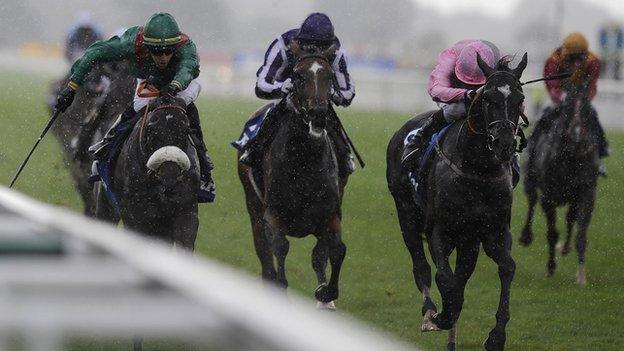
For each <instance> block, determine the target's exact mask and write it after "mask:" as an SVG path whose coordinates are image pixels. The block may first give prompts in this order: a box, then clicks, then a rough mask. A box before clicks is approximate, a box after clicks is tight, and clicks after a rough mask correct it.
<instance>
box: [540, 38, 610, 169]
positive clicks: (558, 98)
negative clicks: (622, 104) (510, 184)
mask: <svg viewBox="0 0 624 351" xmlns="http://www.w3.org/2000/svg"><path fill="white" fill-rule="evenodd" d="M568 72H569V73H572V76H571V77H570V78H567V79H563V80H558V79H556V80H547V81H546V82H545V83H546V89H547V90H548V94H549V95H550V99H551V100H552V102H553V105H554V106H553V107H549V108H547V109H546V110H545V111H544V113H543V115H542V117H541V118H540V119H539V121H538V122H537V124H536V125H535V129H534V130H533V135H532V137H531V138H533V139H535V137H537V136H538V135H540V134H542V133H546V132H547V131H548V129H549V128H550V126H551V125H552V122H553V121H554V120H555V119H556V118H557V117H558V116H559V113H557V111H556V110H557V109H556V108H557V106H559V105H560V104H561V103H562V102H563V101H564V100H565V98H566V96H567V95H568V94H573V95H577V94H579V93H587V96H588V97H589V99H590V100H592V99H593V98H594V97H595V96H596V92H597V82H598V77H599V76H600V60H599V59H598V57H596V55H595V54H594V53H592V52H591V51H589V43H588V42H587V39H585V36H583V34H581V33H578V32H574V33H570V34H569V35H568V36H567V37H566V38H565V39H564V40H563V44H562V45H561V46H560V47H558V48H557V49H555V51H553V53H552V54H551V55H550V56H549V57H548V59H546V63H545V64H544V77H548V76H552V75H556V74H561V73H568ZM587 117H588V122H589V123H590V127H591V128H593V129H594V130H595V131H596V132H597V133H598V135H599V136H600V137H599V139H598V153H599V155H600V157H601V158H604V157H606V156H608V155H609V144H608V143H607V139H606V137H605V134H604V130H603V129H602V126H601V125H600V121H599V120H598V114H597V113H596V111H595V110H594V108H593V107H592V113H590V115H589V116H587ZM606 171H607V170H606V166H605V164H604V162H601V164H600V169H599V173H600V174H601V175H606Z"/></svg>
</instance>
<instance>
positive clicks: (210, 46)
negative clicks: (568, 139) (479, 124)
mask: <svg viewBox="0 0 624 351" xmlns="http://www.w3.org/2000/svg"><path fill="white" fill-rule="evenodd" d="M156 11H167V12H170V13H172V14H173V15H174V16H175V17H176V19H177V20H178V22H179V23H180V26H181V28H182V30H183V31H185V32H186V33H188V34H189V35H190V37H191V38H192V39H193V40H194V41H195V42H196V43H197V46H198V48H199V50H200V54H201V61H202V72H203V77H204V79H205V80H206V82H207V83H208V84H206V86H205V93H206V94H209V95H215V96H231V97H242V98H254V96H253V86H254V85H253V84H254V79H255V71H256V70H257V69H258V67H259V66H260V64H261V63H262V59H263V55H264V51H265V50H266V48H267V47H268V45H269V43H270V42H271V41H272V40H273V39H274V38H275V37H276V36H277V35H279V34H281V33H283V32H285V31H286V30H288V29H291V28H296V27H298V26H299V25H300V23H301V22H302V21H303V19H304V18H305V16H306V15H307V14H309V13H310V12H314V11H321V12H326V13H328V14H329V16H330V18H331V19H332V21H333V22H334V25H335V28H336V33H337V35H338V36H339V38H340V39H341V41H342V43H343V45H344V47H345V48H346V50H347V52H348V57H349V60H350V61H349V68H350V71H351V74H352V76H353V79H354V81H355V84H356V89H357V95H358V98H356V99H355V101H354V106H356V107H360V108H372V109H376V110H395V111H401V112H413V111H415V109H419V108H423V107H425V106H427V104H429V100H430V99H429V97H428V96H427V94H426V92H425V90H424V85H425V84H426V80H427V77H428V74H429V72H430V71H431V69H432V67H433V65H434V64H435V60H436V58H437V56H438V54H439V52H440V51H441V50H442V49H444V48H445V47H447V46H449V45H451V44H452V43H454V42H455V41H458V40H461V39H466V38H480V39H487V40H490V41H492V42H494V43H496V44H497V45H498V46H499V47H500V48H501V49H503V50H504V51H505V52H507V53H509V54H512V55H514V54H516V55H517V54H520V55H521V54H522V53H523V52H525V51H526V52H528V53H529V62H530V64H529V69H528V71H527V73H526V74H525V79H528V78H533V77H537V76H539V75H540V74H541V70H542V67H543V62H544V60H545V58H546V57H547V56H548V55H549V54H550V52H552V51H553V50H554V49H555V48H556V47H557V46H558V45H560V42H561V40H562V38H563V37H564V36H565V35H566V34H567V33H568V32H571V31H580V32H582V33H584V34H585V36H586V37H587V38H588V40H589V41H590V48H591V49H592V50H593V51H594V52H596V53H597V54H598V55H599V56H600V57H601V59H602V60H603V66H605V68H606V70H605V72H603V77H604V78H606V79H614V78H619V60H620V56H621V48H622V34H621V25H622V24H621V23H620V22H618V20H617V19H619V18H622V17H624V4H623V3H621V2H619V1H617V0H566V1H563V0H548V1H543V0H526V1H518V0H501V1H478V0H470V1H461V0H446V1H427V0H393V1H377V0H341V1H335V0H306V1H288V0H266V1H254V0H229V1H220V0H206V1H192V0H181V1H175V2H170V1H166V0H153V1H146V0H139V1H123V0H108V1H98V2H97V3H96V2H93V1H85V0H61V1H56V2H54V6H50V3H49V2H48V1H41V0H23V1H7V0H4V1H3V2H2V3H1V4H0V68H2V67H4V68H7V69H11V70H20V69H22V70H27V71H33V70H34V71H37V72H41V73H46V74H54V75H62V74H63V73H64V72H66V71H67V69H68V65H67V64H66V63H65V62H64V60H63V59H62V56H63V55H62V52H63V43H64V40H65V37H66V35H67V32H68V30H69V28H70V27H71V26H72V24H73V23H75V22H76V21H77V19H78V18H80V16H81V15H84V14H85V13H89V14H90V16H91V17H92V19H93V21H94V22H95V23H96V24H97V25H98V26H99V27H100V28H101V30H102V32H103V34H104V36H105V37H109V36H111V35H113V33H114V32H115V31H116V30H118V29H120V28H127V27H129V26H133V25H137V24H139V25H141V24H143V23H144V22H145V20H146V19H147V18H148V17H149V16H150V15H151V14H152V13H153V12H156ZM520 55H518V56H520ZM612 63H613V64H612ZM613 67H617V68H616V69H614V68H613ZM527 77H528V78H527ZM542 86H543V84H542V83H539V84H536V85H533V86H530V87H528V89H529V90H535V89H539V90H541V89H542ZM599 91H602V92H604V93H603V94H601V96H599V97H598V99H597V100H596V102H597V105H598V109H599V111H600V112H602V113H601V117H602V118H603V120H604V121H605V123H606V124H607V125H609V126H610V125H619V121H618V118H615V117H612V116H613V114H614V113H613V109H611V108H610V107H611V106H610V103H609V100H610V98H612V97H613V95H614V94H616V95H618V96H619V93H620V89H619V85H618V84H615V83H613V82H609V83H605V84H601V85H600V88H599ZM529 97H530V98H533V99H534V100H538V101H537V102H536V103H537V104H542V103H543V102H545V101H543V99H544V94H543V92H541V91H537V92H534V93H532V94H530V96H529Z"/></svg>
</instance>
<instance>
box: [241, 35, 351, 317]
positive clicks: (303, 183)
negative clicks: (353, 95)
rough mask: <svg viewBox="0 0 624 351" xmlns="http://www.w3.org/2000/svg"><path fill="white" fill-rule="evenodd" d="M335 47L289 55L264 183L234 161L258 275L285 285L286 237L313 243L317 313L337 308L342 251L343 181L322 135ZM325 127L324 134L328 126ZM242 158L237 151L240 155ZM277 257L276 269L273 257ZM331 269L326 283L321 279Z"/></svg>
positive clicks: (294, 48) (295, 51)
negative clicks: (288, 88) (288, 89)
mask: <svg viewBox="0 0 624 351" xmlns="http://www.w3.org/2000/svg"><path fill="white" fill-rule="evenodd" d="M335 50H336V48H335V46H333V45H332V46H331V47H329V48H327V49H325V50H324V51H320V52H313V53H310V52H305V51H304V50H302V49H301V48H299V46H298V45H297V44H296V43H294V44H291V51H292V53H293V54H294V55H295V57H296V58H297V59H296V63H295V65H294V68H293V84H294V90H293V92H292V93H291V94H290V95H289V96H288V97H287V98H286V99H285V100H283V101H282V102H281V103H280V105H279V106H277V107H275V108H280V115H279V116H277V117H279V118H280V120H281V124H280V125H279V127H278V130H277V131H276V134H275V137H274V138H273V141H272V143H271V145H270V146H269V147H268V148H267V151H266V152H265V154H264V155H263V160H262V166H261V168H262V171H261V176H260V177H259V178H261V180H259V181H256V180H255V179H254V176H253V174H252V173H254V172H252V170H251V169H250V168H249V167H247V166H245V165H243V164H242V163H240V162H239V165H238V173H239V177H240V180H241V182H242V184H243V188H244V190H245V197H246V202H247V211H248V212H249V217H250V219H251V225H252V232H253V237H254V244H255V249H256V253H257V255H258V258H259V259H260V263H261V266H262V277H263V279H265V280H267V281H271V282H274V283H276V284H278V286H281V287H283V288H286V287H287V286H288V281H287V279H286V271H285V260H286V255H287V254H288V249H289V242H288V239H287V238H286V236H292V237H298V238H301V237H305V236H307V235H309V234H314V236H316V238H317V243H316V246H315V247H314V249H313V251H312V267H313V269H314V271H315V273H316V275H317V278H318V284H319V285H318V287H317V289H316V290H315V297H316V299H317V301H318V303H317V307H319V308H322V309H335V304H334V300H336V299H337V298H338V280H339V274H340V268H341V266H342V261H343V259H344V257H345V253H346V246H345V244H344V243H343V242H342V239H341V234H342V227H341V203H342V195H343V191H344V187H345V185H346V177H345V178H344V179H341V178H340V176H339V174H338V163H337V156H336V150H335V147H334V145H333V142H332V140H331V138H330V135H329V134H328V131H327V130H326V126H327V124H328V123H331V121H329V116H330V114H329V109H330V108H331V107H330V98H329V97H330V91H331V87H332V77H333V70H332V66H331V64H330V62H329V60H330V58H331V57H332V56H333V55H334V52H335ZM328 129H329V128H328ZM239 156H240V153H239ZM274 257H275V259H276V263H277V269H276V267H275V265H274V262H273V259H274ZM328 258H329V262H330V264H331V277H330V279H329V283H327V279H326V276H325V269H326V266H327V260H328Z"/></svg>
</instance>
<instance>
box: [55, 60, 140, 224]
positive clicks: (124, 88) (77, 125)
mask: <svg viewBox="0 0 624 351" xmlns="http://www.w3.org/2000/svg"><path fill="white" fill-rule="evenodd" d="M67 81H68V79H67V78H66V79H63V80H62V81H61V82H62V83H60V84H62V86H64V85H66V84H67ZM135 84H136V83H135V79H134V78H133V77H132V76H131V75H130V74H129V73H128V71H127V68H126V67H125V65H122V64H103V65H97V66H96V67H95V68H94V69H93V70H92V71H91V72H90V73H89V74H88V75H87V78H86V79H85V83H84V84H83V86H82V87H81V88H80V89H79V90H78V92H77V94H76V98H75V101H74V103H73V104H72V105H71V106H70V107H69V108H68V109H67V110H66V111H65V112H63V113H62V114H61V116H59V118H58V120H57V121H56V123H55V124H54V125H53V126H52V132H53V134H54V135H55V136H56V138H57V139H58V140H59V142H60V144H61V147H62V150H63V159H64V161H65V164H66V165H67V167H68V168H69V171H70V174H71V176H72V180H73V182H74V187H75V188H76V190H77V191H78V193H79V194H80V196H81V198H82V202H83V204H84V214H85V215H87V216H90V217H91V216H94V215H95V199H94V197H93V185H92V184H91V183H90V182H89V175H90V174H91V163H92V161H93V160H92V158H91V156H90V154H89V152H87V150H88V148H89V146H90V145H91V144H93V143H95V142H96V141H97V140H99V139H101V137H102V136H103V134H104V132H106V130H107V129H108V128H109V127H110V125H111V124H112V123H113V121H114V120H115V119H116V118H117V117H118V116H119V114H120V113H122V112H123V111H124V110H125V108H126V106H127V105H128V104H130V103H131V102H132V96H133V93H134V86H135ZM55 89H57V87H53V88H52V91H51V95H54V96H56V92H55Z"/></svg>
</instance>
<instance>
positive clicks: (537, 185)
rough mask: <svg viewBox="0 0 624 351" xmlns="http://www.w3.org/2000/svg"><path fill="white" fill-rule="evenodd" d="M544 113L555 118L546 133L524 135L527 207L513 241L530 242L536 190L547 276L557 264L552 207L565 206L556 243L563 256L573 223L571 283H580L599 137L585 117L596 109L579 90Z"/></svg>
mask: <svg viewBox="0 0 624 351" xmlns="http://www.w3.org/2000/svg"><path fill="white" fill-rule="evenodd" d="M547 113H554V114H555V116H557V118H556V119H555V121H554V123H553V125H552V126H551V128H550V129H549V132H548V133H541V134H540V135H539V136H535V134H533V135H531V137H530V138H529V150H530V153H529V162H528V167H527V176H526V177H525V187H524V190H525V192H526V195H527V197H528V199H529V209H528V214H527V219H526V224H525V227H524V230H523V231H522V235H521V236H520V238H519V242H520V243H521V244H522V245H525V246H528V245H529V244H530V243H531V242H532V240H533V232H532V228H531V226H532V224H533V215H534V207H535V203H536V202H537V199H538V191H539V192H540V202H541V204H542V208H543V209H544V214H545V215H546V219H547V222H548V264H547V274H548V276H552V275H553V274H554V272H555V268H556V265H557V264H556V262H555V246H556V245H557V241H558V239H559V233H558V232H557V228H556V220H557V216H556V208H557V207H558V206H564V205H569V208H568V213H567V216H566V222H567V236H566V240H565V242H564V243H562V244H561V245H560V246H559V247H560V249H561V253H562V254H563V255H566V254H568V253H569V251H570V239H571V237H572V231H573V229H574V225H575V224H576V225H577V227H578V228H577V234H576V251H577V253H578V269H577V272H576V281H577V283H578V284H580V285H585V284H586V282H587V281H586V275H585V248H586V246H587V227H588V226H589V222H590V220H591V215H592V212H593V209H594V200H595V197H596V183H597V178H598V168H599V155H598V140H599V139H598V138H599V136H598V133H597V131H596V130H595V129H594V128H592V127H591V123H590V122H589V116H590V115H591V114H595V113H596V111H595V110H594V109H593V107H592V106H591V103H590V101H589V98H588V97H587V91H583V90H581V91H579V92H578V93H577V94H569V95H568V97H567V98H566V100H565V101H564V102H563V103H562V104H561V105H560V106H558V107H556V108H555V110H554V111H549V112H547Z"/></svg>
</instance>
